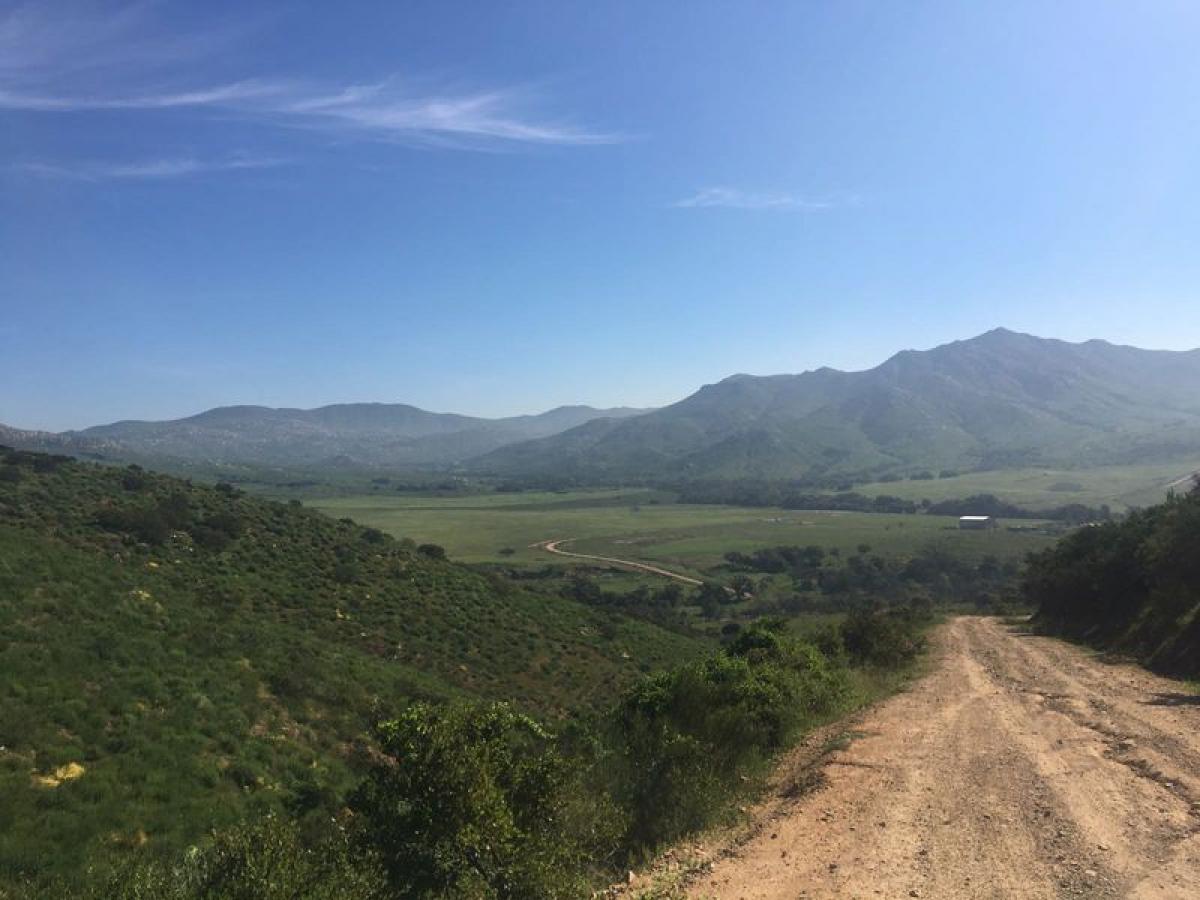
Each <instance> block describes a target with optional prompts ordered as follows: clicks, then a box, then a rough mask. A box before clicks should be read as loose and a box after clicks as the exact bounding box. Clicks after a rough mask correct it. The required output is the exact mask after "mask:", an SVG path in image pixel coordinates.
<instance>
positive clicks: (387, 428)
mask: <svg viewBox="0 0 1200 900" xmlns="http://www.w3.org/2000/svg"><path fill="white" fill-rule="evenodd" d="M643 411H644V410H637V409H624V408H621V409H593V408H592V407H590V406H560V407H557V408H556V409H552V410H549V411H548V412H544V413H541V414H539V415H528V416H512V417H509V418H502V419H484V418H477V417H473V416H460V415H455V414H453V413H434V412H428V411H426V410H423V409H418V408H417V407H415V406H408V405H406V404H403V403H343V404H335V405H332V406H322V407H320V408H318V409H273V408H271V407H266V406H222V407H217V408H215V409H210V410H208V411H206V412H202V413H199V414H198V415H195V416H189V417H188V418H185V419H174V420H171V421H165V422H143V421H123V422H115V423H113V424H111V425H99V426H96V427H93V428H86V429H83V430H82V431H67V432H62V433H57V434H55V433H50V432H29V431H19V430H18V429H13V428H6V427H4V426H0V443H5V444H9V445H11V446H20V447H24V448H28V449H37V450H46V451H52V452H62V453H77V454H83V455H88V456H102V457H110V458H114V459H132V460H145V461H151V462H153V461H166V462H190V463H214V464H222V465H238V464H240V465H267V466H308V467H319V466H323V465H324V466H329V465H350V466H354V465H357V466H368V467H398V468H405V467H419V466H439V467H441V466H447V465H451V464H454V463H458V462H461V461H463V460H466V459H469V458H471V457H475V456H479V455H480V454H484V453H487V452H488V451H491V450H495V449H496V448H499V447H503V446H505V445H506V444H512V443H516V442H519V441H526V440H531V439H535V438H541V437H547V436H549V435H554V434H558V433H559V432H562V431H566V430H567V429H569V428H573V427H575V426H577V425H581V424H583V423H585V422H589V421H592V420H595V419H599V418H623V417H627V416H632V415H637V414H639V413H641V412H643Z"/></svg>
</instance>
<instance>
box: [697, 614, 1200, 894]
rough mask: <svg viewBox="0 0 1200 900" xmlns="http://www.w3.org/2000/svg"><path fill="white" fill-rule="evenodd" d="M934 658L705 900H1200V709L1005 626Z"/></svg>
mask: <svg viewBox="0 0 1200 900" xmlns="http://www.w3.org/2000/svg"><path fill="white" fill-rule="evenodd" d="M936 644H937V649H936V653H937V655H938V660H937V666H936V669H935V671H934V672H933V673H932V674H930V675H929V676H927V677H926V678H924V679H923V680H921V681H919V682H918V683H917V684H916V685H915V686H914V687H913V688H912V689H911V690H909V691H907V692H905V693H903V694H900V695H898V696H896V697H894V698H892V699H891V700H889V701H888V702H886V703H884V704H882V705H881V706H879V707H876V708H875V709H873V710H871V711H869V712H867V713H866V714H864V715H863V716H862V717H861V719H860V720H859V721H858V722H857V723H854V724H852V725H851V726H850V727H852V728H854V729H856V730H857V731H858V732H860V733H861V737H859V738H858V739H856V740H854V741H852V742H851V743H850V744H849V746H848V747H846V748H845V749H844V750H838V751H836V752H834V753H833V754H832V756H831V758H830V761H829V762H828V764H827V765H826V766H825V767H824V777H825V779H826V783H825V784H824V785H823V786H821V787H819V788H817V789H816V790H815V791H813V792H811V793H808V794H804V795H802V796H800V797H799V798H798V799H794V800H788V799H786V798H785V797H784V796H776V797H775V798H774V799H772V800H769V801H767V802H766V803H764V804H763V806H762V807H760V808H759V809H757V810H755V811H753V813H752V815H753V817H754V819H755V820H756V821H755V823H754V827H755V831H756V833H755V834H754V836H753V837H751V838H749V839H748V840H747V841H746V842H745V843H743V844H741V845H740V846H736V847H734V848H732V849H729V850H728V854H729V855H725V856H721V855H718V857H717V859H716V861H715V862H714V863H713V866H712V868H711V870H710V871H705V872H702V874H701V875H699V877H697V878H696V879H695V880H693V881H692V883H691V885H690V887H689V891H690V896H693V897H713V898H722V900H723V898H745V900H751V898H788V900H796V898H818V897H838V898H854V897H864V898H872V897H885V898H894V897H898V898H905V897H924V898H954V900H958V898H971V897H977V898H984V897H986V898H1008V897H1020V898H1043V897H1054V898H1058V897H1098V898H1111V897H1130V898H1152V897H1153V898H1180V900H1183V898H1189V900H1195V898H1200V698H1197V697H1195V696H1193V695H1190V694H1187V693H1183V692H1181V691H1180V685H1179V684H1178V683H1177V682H1171V681H1167V680H1164V679H1159V678H1156V677H1154V676H1152V675H1149V674H1147V673H1146V672H1144V671H1142V670H1140V669H1138V668H1136V667H1133V666H1128V665H1111V664H1107V663H1104V662H1101V661H1099V660H1097V659H1096V658H1095V657H1094V656H1092V655H1090V654H1088V653H1086V652H1084V651H1082V650H1079V649H1077V648H1074V647H1071V646H1069V645H1066V644H1062V643H1059V642H1056V641H1052V640H1049V639H1046V638H1039V637H1031V636H1027V635H1023V634H1020V633H1017V632H1015V631H1013V630H1010V629H1008V628H1006V627H1005V626H1003V625H1001V624H1000V623H999V622H997V621H995V620H989V619H976V618H963V619H958V620H956V621H954V622H952V623H951V624H949V625H947V626H945V627H944V628H943V629H941V631H940V632H939V633H938V635H937V638H936ZM805 752H806V751H805V749H804V748H800V749H798V750H797V752H796V754H795V756H794V759H793V760H791V761H790V763H789V764H790V765H791V766H792V767H794V768H797V769H798V767H799V766H800V764H801V760H803V759H804V758H805ZM807 753H808V757H809V758H811V756H812V749H811V748H809V749H808V751H807ZM789 764H785V766H784V768H783V769H782V770H781V773H780V777H781V783H782V784H785V783H787V782H788V781H789V780H791V781H794V780H795V779H796V778H797V777H799V776H797V774H796V772H795V771H793V772H791V773H790V774H789V772H788V765H789ZM780 793H781V794H783V793H786V792H785V791H781V792H780Z"/></svg>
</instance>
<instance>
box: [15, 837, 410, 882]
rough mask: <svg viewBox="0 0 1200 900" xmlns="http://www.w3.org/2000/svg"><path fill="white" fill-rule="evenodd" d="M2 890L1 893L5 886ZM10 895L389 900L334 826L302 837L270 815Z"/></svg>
mask: <svg viewBox="0 0 1200 900" xmlns="http://www.w3.org/2000/svg"><path fill="white" fill-rule="evenodd" d="M0 896H3V891H2V889H0ZM12 896H13V900H34V898H43V897H49V896H58V897H72V898H75V900H300V898H303V900H388V898H390V897H391V896H392V894H391V892H390V891H389V890H388V889H387V885H386V882H385V880H384V876H383V871H382V869H381V868H380V866H379V865H378V863H377V861H376V860H375V858H374V857H373V856H372V855H371V854H370V853H367V852H363V850H362V849H361V848H359V847H355V846H353V845H352V844H351V842H350V839H349V836H348V835H347V833H346V831H345V830H344V829H343V828H342V827H341V826H339V825H334V826H332V827H331V828H329V829H327V830H326V833H324V834H322V835H321V836H319V837H318V838H315V839H314V838H307V839H306V838H305V837H304V836H303V835H302V834H301V833H300V829H299V828H298V827H297V826H296V825H295V824H294V823H292V822H289V821H286V820H283V819H280V818H278V817H276V816H267V817H266V818H265V819H263V820H262V821H260V822H258V823H255V824H247V825H236V826H234V827H232V828H229V829H226V830H225V831H222V832H218V833H216V834H214V835H212V836H211V837H210V838H208V839H207V840H206V841H204V842H202V843H201V844H200V845H199V846H198V847H196V848H194V849H193V850H190V851H188V852H187V853H185V854H183V855H182V856H181V857H179V858H177V859H172V860H169V861H161V862H152V863H145V862H133V863H125V864H121V863H120V862H118V864H117V865H115V866H114V867H112V868H107V869H106V868H100V867H96V868H93V869H91V870H89V872H88V873H87V877H86V878H84V879H82V880H81V881H80V882H78V883H71V882H67V881H55V882H50V883H42V884H40V885H29V886H28V887H24V888H23V887H20V886H15V887H14V889H13V892H12Z"/></svg>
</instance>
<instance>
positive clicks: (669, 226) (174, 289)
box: [0, 0, 1200, 429]
mask: <svg viewBox="0 0 1200 900" xmlns="http://www.w3.org/2000/svg"><path fill="white" fill-rule="evenodd" d="M1197 46H1200V6H1197V5H1195V4H1192V3H1184V2H1180V3H1167V2H1148V3H1142V4H1126V3H1104V2H1087V3H1068V2H1061V3H1053V4H1047V3H1041V2H1038V3H1023V2H1005V3H993V4H981V3H968V2H955V3H882V2H874V3H855V2H838V3H816V2H813V3H801V2H780V3H732V2H723V3H706V2H693V0H689V2H677V3H652V4H647V3H643V2H629V3H621V2H606V3H594V2H570V0H547V2H540V3H504V4H492V3H477V2H470V3H457V2H452V0H437V2H427V3H426V2H406V3H392V2H380V3H367V2H360V3H352V4H329V3H321V2H311V3H302V2H293V3H286V4H284V3H280V4H267V3H259V4H245V3H219V2H212V0H205V2H203V3H200V2H195V3H166V2H161V3H138V4H132V5H129V4H111V3H94V4H80V3H60V2H56V0H39V2H37V3H17V4H12V3H4V2H3V0H0V385H2V388H0V422H4V423H7V424H12V425H17V426H21V427H39V428H49V429H60V428H69V427H80V426H85V425H89V424H96V423H100V422H105V421H111V420H114V419H119V418H127V417H137V418H166V417H174V416H179V415H186V414H189V413H193V412H197V411H199V410H202V409H204V408H207V407H210V406H215V405H220V404H227V403H263V404H269V405H290V406H315V405H320V404H324V403H331V402H340V401H355V400H381V401H402V402H410V403H414V404H416V405H418V406H422V407H425V408H430V409H435V410H447V411H456V412H465V413H473V414H480V415H502V414H510V413H519V412H530V411H537V410H541V409H545V408H549V407H552V406H555V405H558V404H562V403H574V402H584V403H592V404H595V405H601V406H603V405H615V404H630V405H658V404H663V403H667V402H671V401H673V400H676V399H679V398H680V397H682V396H684V395H686V394H688V393H690V392H691V391H692V390H694V389H695V388H697V387H698V386H699V385H701V384H703V383H706V382H711V381H715V380H718V379H720V378H722V377H725V376H727V375H729V374H732V373H735V372H752V373H758V374H771V373H777V372H795V371H802V370H804V369H808V368H815V367H817V366H821V365H832V366H836V367H839V368H851V369H853V368H865V367H868V366H871V365H874V364H876V363H878V362H880V361H882V360H883V359H884V358H886V357H887V356H889V355H890V354H891V353H893V352H894V351H896V350H899V349H903V348H925V347H930V346H933V345H935V344H938V343H942V342H944V341H947V340H953V339H956V338H960V337H967V336H970V335H973V334H976V333H979V332H982V331H985V330H987V329H989V328H991V327H994V326H996V325H1005V326H1007V327H1010V328H1014V329H1018V330H1023V331H1030V332H1033V333H1036V334H1042V335H1046V336H1054V337H1062V338H1066V339H1071V340H1082V339H1086V338H1090V337H1104V338H1107V339H1110V340H1114V341H1118V342H1123V343H1132V344H1137V345H1141V346H1148V347H1163V348H1190V347H1195V346H1200V296H1198V291H1197V286H1198V285H1200V164H1198V160H1200V54H1198V53H1196V52H1195V48H1196V47H1197Z"/></svg>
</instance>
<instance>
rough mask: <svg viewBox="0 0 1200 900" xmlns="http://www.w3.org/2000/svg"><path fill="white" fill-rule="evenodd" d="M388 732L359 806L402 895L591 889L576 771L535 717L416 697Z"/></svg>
mask: <svg viewBox="0 0 1200 900" xmlns="http://www.w3.org/2000/svg"><path fill="white" fill-rule="evenodd" d="M377 738H378V740H379V744H380V747H381V749H382V751H383V753H384V754H385V757H384V759H382V760H380V761H378V762H376V764H375V765H374V766H373V767H372V770H371V772H370V774H369V775H368V778H367V780H366V781H365V782H364V784H363V785H362V786H361V787H360V788H359V790H358V791H357V793H356V794H355V795H354V797H353V799H352V801H351V803H352V807H353V808H354V809H355V810H356V812H358V813H359V814H360V815H362V817H363V818H364V820H365V831H364V833H365V834H366V835H367V839H368V840H369V842H370V844H371V845H372V846H373V847H375V848H377V849H378V851H379V853H380V856H381V858H382V864H383V867H384V869H385V871H386V872H387V876H388V880H389V882H390V884H391V886H392V888H393V889H394V890H395V891H396V892H397V893H398V894H399V896H402V897H428V896H437V897H441V896H454V897H479V898H483V897H496V898H502V900H518V898H520V900H527V898H543V897H546V898H550V897H563V898H567V897H571V898H574V897H578V896H580V895H581V890H582V884H581V883H580V881H579V873H580V872H581V871H582V869H583V868H584V862H585V860H586V855H587V849H588V848H587V847H585V846H583V844H582V842H581V841H580V840H579V839H578V837H579V836H578V835H575V834H572V830H571V829H570V828H567V827H566V826H567V825H568V824H569V823H568V822H567V821H566V817H565V816H564V810H565V809H567V808H569V807H570V803H569V802H568V796H569V787H570V786H571V781H572V778H571V769H570V767H569V766H568V765H567V763H566V761H565V759H564V758H563V757H562V755H561V754H560V753H559V752H558V749H557V747H556V742H555V740H554V738H553V737H552V736H551V735H550V734H549V733H547V732H546V731H545V730H543V729H542V728H541V727H540V726H539V725H538V724H537V723H536V722H534V721H533V720H532V719H530V718H528V717H526V716H523V715H520V714H518V713H516V712H514V711H513V710H512V709H510V708H509V707H508V706H507V704H503V703H492V704H455V705H450V706H445V707H435V706H431V705H428V704H417V705H415V706H413V707H410V708H409V709H408V710H407V711H406V712H405V713H404V714H403V715H401V716H400V717H399V718H397V719H394V720H391V721H387V722H384V723H382V724H381V725H380V726H379V728H378V730H377Z"/></svg>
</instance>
